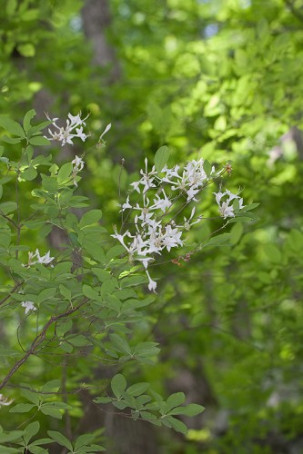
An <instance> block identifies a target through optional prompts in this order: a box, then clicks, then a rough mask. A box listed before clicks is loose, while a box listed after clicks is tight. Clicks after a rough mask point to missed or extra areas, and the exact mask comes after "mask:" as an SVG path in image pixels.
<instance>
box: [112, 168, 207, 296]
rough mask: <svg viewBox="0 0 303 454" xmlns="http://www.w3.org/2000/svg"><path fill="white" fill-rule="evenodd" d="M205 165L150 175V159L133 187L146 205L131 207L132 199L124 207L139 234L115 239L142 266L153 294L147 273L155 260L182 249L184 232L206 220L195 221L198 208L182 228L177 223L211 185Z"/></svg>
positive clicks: (152, 287) (119, 236) (116, 235)
mask: <svg viewBox="0 0 303 454" xmlns="http://www.w3.org/2000/svg"><path fill="white" fill-rule="evenodd" d="M203 164H204V161H203V159H200V160H198V161H195V160H193V161H190V162H189V163H187V164H186V165H185V167H184V169H183V171H182V170H181V169H180V167H179V166H175V167H173V168H168V167H166V166H165V167H164V168H163V169H162V171H161V173H158V172H157V171H156V169H155V167H152V169H151V171H148V162H147V159H146V160H145V170H141V171H140V174H141V178H140V180H139V181H135V182H134V183H132V186H133V188H134V190H135V191H136V192H138V193H139V194H140V195H141V197H142V204H141V205H139V204H138V203H136V204H135V205H131V203H130V201H129V196H128V197H127V199H126V202H125V203H124V204H122V207H121V211H122V212H124V211H125V210H132V211H133V213H135V215H134V225H135V232H133V233H131V232H130V231H129V230H126V231H125V232H124V233H123V234H120V233H118V232H115V234H114V235H112V236H113V237H114V238H116V239H117V240H119V241H120V243H121V244H122V246H123V247H124V248H125V250H126V251H127V253H128V255H129V258H130V260H138V261H141V262H142V264H143V266H144V268H145V272H146V275H147V277H148V288H149V290H150V291H155V290H156V287H157V284H156V282H155V281H154V280H152V279H151V277H150V275H149V272H148V270H147V268H148V266H149V263H150V261H152V260H153V254H161V253H162V251H164V250H167V251H168V252H170V250H171V249H172V248H175V247H178V246H182V245H183V239H182V234H183V232H184V231H187V230H189V229H190V228H191V226H192V225H193V224H196V223H197V222H199V221H200V220H201V218H202V216H198V217H196V218H195V217H194V215H195V207H194V208H193V209H192V211H191V214H190V216H189V218H188V219H187V218H186V217H184V218H183V221H182V223H181V225H177V224H176V222H175V220H174V217H176V216H177V215H178V214H179V212H181V211H182V210H183V209H184V208H185V207H186V206H187V205H188V204H189V203H190V202H191V201H194V202H197V199H196V198H195V196H196V195H197V194H198V193H199V192H200V191H201V190H202V188H203V187H204V186H205V184H206V183H207V182H208V180H209V177H208V176H207V174H206V172H205V170H204V167H203ZM212 173H214V169H212ZM160 174H161V175H160ZM148 191H149V192H151V191H153V194H152V195H151V196H148V195H147V193H148ZM151 197H152V199H151Z"/></svg>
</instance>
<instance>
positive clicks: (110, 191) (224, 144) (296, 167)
mask: <svg viewBox="0 0 303 454" xmlns="http://www.w3.org/2000/svg"><path fill="white" fill-rule="evenodd" d="M97 3H99V7H100V8H101V7H102V8H103V10H102V11H103V18H105V19H104V23H102V27H101V25H100V27H99V29H98V27H97V32H94V33H92V29H93V22H92V19H89V18H91V16H89V9H90V8H96V4H97ZM83 7H84V9H83ZM0 21H1V31H0V38H1V44H2V45H1V67H0V79H1V82H0V90H1V97H0V106H1V112H2V113H5V114H8V115H9V116H10V117H12V118H14V119H16V120H18V121H20V122H21V121H22V119H23V117H24V113H25V112H27V111H28V110H30V109H31V108H33V107H34V108H35V109H36V111H37V113H38V117H40V119H41V121H43V120H44V119H45V116H44V112H48V113H49V114H51V115H54V116H58V117H64V116H66V114H67V112H72V113H73V114H76V113H78V112H79V110H82V112H83V113H84V114H86V113H89V112H90V117H89V120H88V125H89V129H90V134H91V136H90V138H89V141H88V143H87V144H86V145H85V149H84V151H85V159H86V162H87V167H86V170H85V174H84V178H83V182H82V185H81V189H80V194H79V195H82V196H86V197H88V198H89V199H90V201H91V203H92V206H93V207H94V208H96V209H102V212H103V220H104V219H105V221H104V224H105V225H106V226H107V228H108V226H111V225H115V224H118V223H119V222H120V221H119V216H120V215H119V213H118V209H117V201H118V202H120V203H121V201H122V200H124V199H125V195H126V191H127V187H128V184H129V182H131V181H133V180H134V179H135V178H136V177H135V175H137V172H138V171H139V169H140V168H141V167H142V164H143V160H144V157H145V156H149V158H150V159H151V160H152V159H153V155H154V154H155V152H156V150H157V149H158V148H159V147H160V146H161V145H164V144H165V145H168V146H169V147H170V149H171V158H170V159H171V164H176V163H179V162H185V161H187V160H188V159H192V158H197V157H201V156H203V158H205V159H208V160H209V161H210V162H211V163H212V164H217V165H220V164H223V165H224V164H225V163H226V162H227V161H231V163H232V168H233V170H232V176H231V178H230V179H228V180H229V181H228V187H229V189H231V190H233V191H234V192H237V191H238V189H239V188H240V189H241V190H242V193H241V196H244V198H245V201H247V202H248V203H250V202H252V201H254V202H257V203H259V206H258V208H257V209H256V213H257V216H258V219H257V221H255V222H251V223H248V224H243V225H242V224H241V223H237V224H234V226H233V225H230V226H228V227H227V229H226V230H225V233H226V236H224V237H223V238H222V237H221V243H220V244H215V243H214V244H213V245H209V246H208V247H205V248H202V250H201V249H200V250H196V252H195V254H193V255H192V256H191V260H190V261H189V262H184V261H182V259H180V260H179V261H178V260H177V261H176V262H175V263H171V262H169V260H170V259H169V258H167V259H164V260H163V261H164V263H163V264H162V265H161V264H158V265H157V266H156V267H155V273H156V274H157V277H158V278H159V280H158V285H159V293H158V296H157V298H156V299H155V300H154V301H153V302H152V304H150V305H149V306H147V308H146V313H145V317H144V319H143V320H142V322H140V320H138V321H137V323H136V325H135V326H134V327H133V328H132V329H134V332H133V337H134V339H135V341H136V342H143V341H144V340H145V339H147V338H148V339H151V338H153V340H154V342H159V343H160V344H161V355H160V357H159V358H158V360H157V362H156V363H155V364H154V365H153V366H150V365H149V364H144V363H143V364H142V366H141V367H140V370H138V369H136V368H135V367H133V366H132V365H131V364H130V365H126V369H125V372H124V373H125V376H126V377H127V381H131V380H132V379H133V378H131V377H134V374H136V375H137V376H138V377H140V380H138V381H141V382H145V381H146V382H151V383H152V384H153V389H154V390H156V391H158V392H159V393H161V394H164V395H165V394H170V393H173V392H179V391H183V392H184V393H185V394H186V396H187V398H188V402H196V403H198V404H202V405H204V406H205V407H206V411H205V412H204V413H203V414H202V415H201V416H198V417H196V418H195V419H191V420H188V421H186V422H187V424H189V426H190V430H189V432H188V433H187V435H186V436H181V435H180V436H176V435H175V434H174V433H171V432H169V431H168V432H166V430H165V429H162V428H159V429H158V428H157V427H156V426H155V430H154V431H153V432H152V433H150V432H149V429H146V426H145V425H144V423H143V424H142V423H140V422H137V423H134V424H135V426H134V427H136V428H135V429H133V426H131V427H132V429H131V430H130V429H129V426H127V424H128V422H124V419H126V418H124V419H123V417H121V416H120V417H119V416H115V415H114V414H113V413H111V411H110V410H107V411H100V410H98V412H99V413H100V414H102V415H103V416H102V417H101V416H100V415H99V413H97V414H98V415H99V417H100V418H101V419H100V420H98V416H96V415H95V413H94V411H96V409H95V406H94V405H92V404H91V401H92V399H91V396H96V395H97V394H96V390H97V388H98V390H100V389H102V392H103V391H104V389H107V386H108V382H109V381H110V378H111V377H112V376H113V375H114V373H116V372H117V371H113V370H112V369H111V367H112V365H110V366H106V365H104V364H103V365H102V367H101V366H100V369H99V370H97V373H96V372H95V370H94V374H95V375H94V376H93V375H92V374H93V372H92V369H91V367H90V366H91V364H89V362H88V361H87V357H86V353H85V344H83V345H79V346H80V347H83V351H82V353H81V355H78V354H77V356H76V357H75V358H73V356H72V355H71V356H66V357H65V358H67V359H65V360H63V359H62V361H61V359H60V361H61V363H62V364H61V363H60V365H59V363H58V362H57V364H56V361H57V360H56V359H54V358H53V359H49V360H48V361H49V364H48V366H47V367H46V366H42V365H41V363H39V361H38V360H37V361H36V360H35V358H32V360H31V362H30V363H28V365H25V366H24V368H23V369H21V370H20V372H18V375H16V377H15V379H14V380H12V383H11V387H10V388H9V391H10V395H9V397H11V398H13V399H16V400H18V399H20V396H22V398H24V403H23V405H28V404H29V402H31V404H30V405H34V404H35V401H34V400H33V399H35V397H34V395H32V394H28V393H31V391H30V390H28V389H27V388H28V387H29V388H34V389H36V390H37V389H40V388H41V387H43V386H50V390H51V391H55V392H57V391H58V389H59V386H60V384H58V383H57V382H51V384H50V385H45V382H46V381H47V380H53V379H54V380H55V379H57V378H58V375H61V374H64V373H67V380H66V388H67V391H69V390H70V392H74V390H75V389H77V390H78V391H77V393H78V394H80V397H81V398H80V400H79V399H78V398H77V397H78V396H77V395H76V397H75V396H74V395H73V394H71V395H68V396H69V397H68V403H67V402H66V405H70V406H71V407H72V408H73V410H72V411H71V421H70V425H71V427H70V428H69V429H68V430H70V431H71V432H72V435H73V438H74V439H76V438H77V437H79V436H80V435H81V434H83V433H85V432H88V431H90V432H91V431H92V430H94V429H97V428H101V427H105V428H106V432H107V434H109V436H110V437H112V441H111V442H110V441H109V442H108V443H109V445H108V446H107V449H108V452H119V453H124V452H135V453H136V452H138V453H140V452H143V450H144V452H149V451H148V447H146V445H147V446H148V445H149V446H150V449H151V450H152V451H151V452H153V453H157V452H159V453H162V452H163V453H170V452H171V453H174V454H175V453H179V452H184V453H186V454H195V453H199V452H202V451H203V452H206V453H209V454H215V453H243V452H245V453H295V454H296V453H300V452H301V450H302V443H303V438H302V424H301V420H302V412H303V402H302V378H301V376H302V347H301V346H302V328H301V326H302V318H303V314H302V306H301V295H302V277H303V274H302V265H301V263H302V257H303V233H302V213H301V203H302V191H301V181H302V169H303V167H302V157H303V142H302V136H301V133H300V128H302V96H301V94H302V88H303V78H302V43H303V30H302V25H303V10H302V6H301V3H300V1H299V0H297V1H296V0H289V1H288V0H268V1H266V2H262V1H259V0H208V1H207V0H204V1H203V0H202V1H198V0H187V1H186V2H184V1H179V0H167V1H166V2H162V1H154V2H150V1H142V0H140V1H138V0H132V1H129V2H121V1H119V0H112V1H110V2H108V3H107V2H105V1H104V0H101V1H99V2H94V1H88V0H87V1H85V2H81V1H74V0H73V1H72V0H64V1H60V2H57V1H56V0H54V1H52V2H51V1H50V2H31V1H27V0H24V1H22V2H18V1H17V0H8V1H7V2H5V6H4V7H3V8H1V11H0ZM98 33H99V35H98ZM98 39H99V41H98ZM102 39H103V40H105V43H106V48H105V50H104V54H106V58H105V57H104V59H102V55H101V59H100V58H99V59H98V58H97V56H98V55H99V54H98V52H99V51H100V42H101V41H100V40H102ZM98 46H99V47H98ZM110 121H111V122H112V125H113V126H112V130H111V133H110V134H108V135H107V136H106V146H96V145H95V144H96V143H97V141H98V137H99V135H100V131H102V130H103V129H104V127H105V125H106V124H107V123H109V122H110ZM2 132H3V134H4V131H3V130H2ZM3 145H4V146H5V147H6V148H5V151H6V154H5V155H7V150H9V153H10V159H12V160H13V159H17V154H18V150H17V148H16V147H14V146H13V145H6V144H3ZM50 151H51V152H52V153H54V154H56V159H57V162H58V163H61V162H62V161H64V162H65V161H66V160H71V159H70V158H71V157H73V156H74V153H75V151H74V150H72V149H71V148H69V147H65V148H63V149H62V150H60V152H59V153H58V149H57V148H52V147H50ZM82 152H83V148H82V147H80V146H79V148H78V149H77V148H76V153H78V154H79V153H82ZM122 158H123V159H124V160H125V164H124V168H123V169H122V170H121V159H122ZM1 165H3V169H2V170H3V172H4V169H5V163H2V164H1ZM42 165H46V162H44V163H43V164H42ZM2 175H3V173H2ZM2 178H3V177H2ZM2 182H3V181H2ZM24 188H25V189H24V192H23V194H22V196H23V198H24V203H23V205H22V206H21V212H22V213H23V215H26V214H27V211H28V210H29V208H28V205H27V204H26V199H28V200H29V197H30V191H31V190H32V189H33V187H32V183H31V180H30V178H29V180H28V181H27V182H26V183H24ZM216 189H218V188H216ZM6 191H7V192H6V193H5V196H4V197H5V198H4V199H3V202H5V201H6V200H11V199H12V197H13V195H14V186H13V185H8V188H7V190H6ZM119 192H120V193H121V195H120V196H119ZM211 192H212V189H211V190H210V191H209V194H208V197H205V199H204V201H203V205H202V208H203V213H204V216H205V220H203V223H202V224H199V227H197V228H196V229H195V230H194V232H193V233H192V234H191V242H190V244H189V246H188V250H190V251H192V250H195V249H198V248H197V245H199V244H201V243H203V241H204V240H205V239H207V238H208V236H209V234H210V232H212V231H214V230H216V229H218V228H220V227H221V224H222V223H221V220H218V219H217V218H216V213H215V212H214V211H213V210H214V208H213V206H212V205H211V203H210V198H211ZM78 203H80V202H79V201H78ZM45 216H46V218H47V216H49V213H45ZM99 228H100V229H101V228H102V227H101V226H99ZM98 234H99V233H98ZM27 242H28V245H29V246H30V248H31V249H30V250H35V248H36V245H37V244H39V245H41V244H42V242H45V246H44V250H48V249H49V247H55V246H56V245H58V244H60V238H58V236H57V235H56V234H50V229H47V227H46V228H44V229H42V230H41V229H36V230H35V231H33V232H29V233H28V236H27ZM92 242H94V240H92ZM113 244H114V243H113ZM113 244H112V245H113ZM94 245H95V243H94ZM112 245H111V246H112ZM87 247H88V248H89V246H88V245H87ZM90 247H91V249H93V246H92V245H90ZM185 252H186V251H185ZM1 280H2V282H1V285H2V287H1V288H2V292H3V297H5V295H6V291H7V274H6V271H5V270H2V271H1ZM141 296H142V298H144V295H141ZM44 297H45V295H42V296H41V298H44ZM145 297H146V295H145ZM147 298H148V297H147ZM85 323H86V322H85ZM85 323H84V322H83V325H82V324H81V326H77V332H82V331H83V332H87V329H88V327H87V326H86V325H85ZM1 324H2V326H1V331H2V332H3V339H4V343H3V346H2V350H6V349H7V347H8V345H9V346H10V348H12V351H15V350H18V348H20V347H19V344H18V342H17V340H16V338H15V335H14V333H15V328H16V325H17V326H19V338H20V339H21V344H26V343H27V342H29V340H30V339H31V336H32V332H31V331H32V330H33V329H34V327H33V326H31V324H30V323H29V322H28V321H27V320H26V322H25V320H24V313H23V309H17V308H16V313H15V315H14V317H13V318H11V317H10V318H2V322H1ZM62 329H63V328H62ZM101 337H102V336H101ZM82 341H83V339H82ZM76 342H78V341H76ZM79 342H80V341H79ZM71 343H73V342H71ZM65 353H67V354H68V353H69V352H68V351H67V350H65ZM99 360H100V359H98V361H99ZM64 361H67V362H66V363H65V362H64ZM101 363H102V360H101ZM7 366H8V364H7V363H6V360H4V363H3V368H5V369H6V368H7ZM94 366H95V364H94ZM1 369H2V367H1ZM59 369H60V371H59ZM50 370H52V376H50ZM64 370H65V371H68V372H64ZM128 377H129V378H128ZM20 383H23V385H24V389H20V387H19V385H20ZM60 389H61V388H60ZM61 391H62V389H61ZM46 392H48V391H46ZM51 396H52V397H51V398H50V400H51V402H52V404H51V405H49V406H48V407H47V405H48V404H47V402H48V399H46V400H45V401H43V402H45V403H44V405H45V407H44V408H46V409H47V408H50V407H51V406H53V402H54V401H55V399H54V395H53V394H51ZM26 399H27V400H26ZM25 402H27V404H26V403H25ZM9 408H10V407H1V424H2V417H3V421H4V422H7V423H8V427H5V429H6V430H12V429H13V428H15V427H17V426H18V425H20V424H23V423H24V421H25V418H23V416H22V415H20V414H17V413H14V412H13V413H12V412H10V410H9ZM63 410H64V404H63V407H62V405H61V407H60V406H59V407H58V409H57V413H58V412H59V413H60V414H62V413H63ZM49 411H51V410H46V411H44V416H43V415H41V416H39V421H40V426H41V434H42V435H41V436H43V437H45V436H47V434H46V431H47V430H48V431H49V430H52V431H58V430H59V431H60V430H61V431H62V432H64V430H65V428H66V427H68V426H66V424H68V423H66V421H65V422H64V424H65V426H64V424H63V423H62V422H61V421H60V420H58V422H56V421H55V422H52V423H51V424H52V426H51V427H50V426H49V417H48V416H49V415H50V413H49ZM42 413H43V412H42ZM104 415H105V417H104ZM106 415H107V416H106ZM102 418H103V419H102ZM119 418H120V419H119ZM109 419H110V420H111V421H109ZM121 420H122V421H123V422H121ZM26 421H27V419H26ZM79 421H80V422H79ZM113 421H114V422H113ZM95 423H96V424H95ZM27 424H30V419H29V420H28V421H27ZM3 426H4V424H3ZM28 427H29V426H28ZM36 429H37V427H34V426H30V429H29V431H32V433H33V434H35V433H36V432H37V430H36ZM35 430H36V432H35ZM146 430H147V432H146ZM65 433H66V432H65ZM29 434H30V432H29ZM117 434H118V437H117ZM52 435H53V436H54V437H55V436H56V435H54V434H52ZM49 436H51V435H49ZM67 436H69V434H68V433H67ZM116 438H121V439H122V440H123V443H122V442H119V441H116V440H115V439H116ZM152 440H156V442H154V441H152ZM8 441H9V440H8ZM57 441H58V440H57ZM61 441H62V440H61ZM114 442H116V447H115V446H114ZM144 442H145V443H146V445H144ZM63 446H64V443H63ZM6 449H7V448H6ZM3 452H4V451H3ZM5 452H8V451H5ZM20 452H21V451H20ZM37 452H38V451H37Z"/></svg>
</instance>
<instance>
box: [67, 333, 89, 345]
mask: <svg viewBox="0 0 303 454" xmlns="http://www.w3.org/2000/svg"><path fill="white" fill-rule="evenodd" d="M66 340H68V342H70V343H71V344H72V345H74V346H75V347H85V346H86V345H91V342H90V341H89V340H88V339H87V338H86V337H85V336H83V335H82V334H78V335H77V336H74V337H68V338H67V339H66Z"/></svg>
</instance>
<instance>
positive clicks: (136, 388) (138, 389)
mask: <svg viewBox="0 0 303 454" xmlns="http://www.w3.org/2000/svg"><path fill="white" fill-rule="evenodd" d="M149 387H150V383H145V382H142V383H136V384H135V385H131V386H130V387H129V388H128V389H127V394H130V395H131V396H135V397H136V396H140V395H141V394H143V393H145V391H147V390H148V388H149Z"/></svg>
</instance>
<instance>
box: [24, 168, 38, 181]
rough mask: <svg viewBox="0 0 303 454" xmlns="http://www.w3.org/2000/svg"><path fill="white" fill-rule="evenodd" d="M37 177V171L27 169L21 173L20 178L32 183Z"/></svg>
mask: <svg viewBox="0 0 303 454" xmlns="http://www.w3.org/2000/svg"><path fill="white" fill-rule="evenodd" d="M37 175H38V173H37V170H36V169H35V168H34V167H28V168H27V169H25V170H24V171H23V172H21V178H22V179H23V180H26V181H32V180H34V179H35V178H36V176H37Z"/></svg>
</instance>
